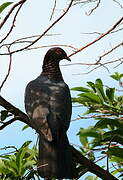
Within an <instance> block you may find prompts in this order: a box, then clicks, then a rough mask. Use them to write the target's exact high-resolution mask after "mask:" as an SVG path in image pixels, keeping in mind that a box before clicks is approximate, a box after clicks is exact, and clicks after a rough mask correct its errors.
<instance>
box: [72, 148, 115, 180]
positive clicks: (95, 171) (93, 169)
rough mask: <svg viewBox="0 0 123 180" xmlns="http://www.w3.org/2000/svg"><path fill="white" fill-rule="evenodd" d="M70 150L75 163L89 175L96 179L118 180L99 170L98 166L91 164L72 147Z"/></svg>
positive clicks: (91, 162)
mask: <svg viewBox="0 0 123 180" xmlns="http://www.w3.org/2000/svg"><path fill="white" fill-rule="evenodd" d="M71 150H72V153H73V156H74V157H75V159H76V161H77V162H78V163H80V164H82V165H83V166H85V167H86V168H87V169H88V171H90V172H91V173H93V174H95V175H97V176H98V177H100V178H101V179H103V180H106V179H107V180H108V179H110V180H118V179H117V178H115V177H114V176H112V175H111V174H110V173H109V172H108V171H106V170H104V169H102V168H100V167H99V166H98V165H96V164H95V163H93V161H91V160H89V159H87V158H86V157H84V156H83V155H82V154H81V153H80V152H79V151H77V150H76V149H75V148H74V147H72V146H71Z"/></svg>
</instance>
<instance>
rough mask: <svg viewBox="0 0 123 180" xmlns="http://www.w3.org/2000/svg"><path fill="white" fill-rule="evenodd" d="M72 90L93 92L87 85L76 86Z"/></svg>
mask: <svg viewBox="0 0 123 180" xmlns="http://www.w3.org/2000/svg"><path fill="white" fill-rule="evenodd" d="M71 90H72V91H82V92H92V90H90V89H88V88H85V87H74V88H72V89H71Z"/></svg>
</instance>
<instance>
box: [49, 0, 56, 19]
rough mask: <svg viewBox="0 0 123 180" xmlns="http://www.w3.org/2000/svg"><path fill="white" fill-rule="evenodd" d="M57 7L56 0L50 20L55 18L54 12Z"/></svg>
mask: <svg viewBox="0 0 123 180" xmlns="http://www.w3.org/2000/svg"><path fill="white" fill-rule="evenodd" d="M55 8H56V0H55V1H54V6H53V10H52V14H51V16H50V21H51V20H52V18H53V14H54V12H55Z"/></svg>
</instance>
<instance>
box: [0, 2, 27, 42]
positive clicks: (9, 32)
mask: <svg viewBox="0 0 123 180" xmlns="http://www.w3.org/2000/svg"><path fill="white" fill-rule="evenodd" d="M23 4H24V2H23V3H21V5H20V6H19V8H18V10H17V12H16V14H15V16H14V19H13V22H12V25H11V27H10V30H9V31H8V32H7V34H6V36H5V37H4V38H3V39H2V40H1V41H0V44H1V43H2V42H3V41H4V40H5V39H6V38H7V37H8V36H9V35H10V34H11V32H12V30H13V28H14V27H15V21H16V18H17V15H18V13H19V11H20V9H21V8H22V6H23Z"/></svg>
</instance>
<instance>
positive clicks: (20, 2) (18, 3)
mask: <svg viewBox="0 0 123 180" xmlns="http://www.w3.org/2000/svg"><path fill="white" fill-rule="evenodd" d="M25 1H26V0H21V1H19V2H17V3H16V4H15V5H14V6H13V7H12V8H11V9H10V11H9V12H8V14H7V15H6V16H5V18H4V19H3V21H2V22H1V23H0V29H1V28H2V27H3V25H4V24H5V22H6V21H7V19H8V18H9V17H10V15H11V14H12V12H13V11H14V9H15V8H16V7H17V6H19V5H20V4H23V3H24V2H25Z"/></svg>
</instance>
